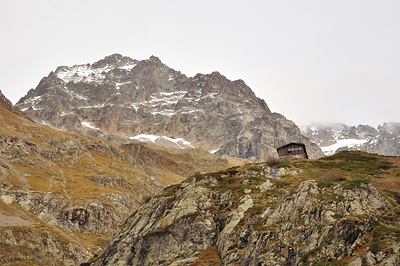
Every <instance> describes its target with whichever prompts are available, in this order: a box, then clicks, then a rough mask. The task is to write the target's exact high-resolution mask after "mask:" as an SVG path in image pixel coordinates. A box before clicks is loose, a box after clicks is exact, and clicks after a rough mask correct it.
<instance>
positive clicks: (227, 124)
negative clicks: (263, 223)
mask: <svg viewBox="0 0 400 266" xmlns="http://www.w3.org/2000/svg"><path fill="white" fill-rule="evenodd" d="M17 106H18V107H19V108H21V109H22V110H23V111H24V112H26V113H27V114H29V115H30V116H31V117H33V118H34V119H35V120H36V121H38V122H40V123H45V124H49V125H52V126H54V127H57V128H61V129H64V130H68V131H73V132H78V133H87V134H92V135H95V136H99V137H104V138H111V139H114V138H118V137H121V136H122V137H125V138H134V139H140V140H144V139H147V140H149V139H150V140H152V141H155V139H159V138H162V137H164V142H165V141H166V140H170V141H169V142H170V143H171V140H172V142H175V143H178V148H184V147H185V145H186V147H187V146H189V147H198V148H202V149H205V150H207V151H210V152H213V153H216V154H219V155H227V156H231V157H237V158H244V159H249V160H251V161H264V160H266V159H268V158H272V157H277V153H276V147H278V146H281V145H283V144H286V143H288V142H292V141H295V142H304V143H305V144H306V146H307V148H308V150H309V154H310V156H311V158H316V157H321V156H323V154H322V152H321V151H320V150H319V148H318V147H316V146H315V145H311V144H310V142H309V141H308V139H307V138H305V137H304V136H303V135H302V134H301V132H300V130H299V128H298V127H297V126H296V125H295V124H294V123H293V122H291V121H289V120H287V119H286V118H285V117H283V116H282V115H279V114H276V113H272V112H271V111H270V110H269V108H268V106H267V104H266V103H265V102H264V101H263V100H261V99H259V98H257V97H256V96H255V94H254V92H253V91H252V90H251V89H250V88H249V87H248V86H247V85H246V84H245V83H244V82H243V81H242V80H236V81H230V80H228V79H227V78H225V77H224V76H223V75H221V74H220V73H218V72H213V73H211V74H208V75H203V74H197V75H196V76H194V77H187V76H185V75H184V74H182V73H180V72H179V71H175V70H174V69H172V68H169V67H168V66H166V65H164V64H163V63H162V62H161V61H160V60H159V59H158V58H157V57H154V56H152V57H150V58H149V59H148V60H142V61H138V60H133V59H131V58H129V57H124V56H122V55H119V54H114V55H111V56H107V57H105V58H104V59H102V60H100V61H97V62H95V63H93V64H86V65H76V66H73V67H66V66H63V67H58V68H57V69H56V70H55V71H54V72H51V73H50V75H49V76H48V77H45V78H43V79H42V80H41V81H40V83H39V85H38V86H37V87H36V89H32V90H30V91H29V92H28V94H27V95H26V96H25V97H23V98H22V99H21V100H20V101H19V102H18V103H17ZM111 133H114V135H110V134H111ZM159 144H160V143H159ZM181 144H184V145H183V146H182V145H181Z"/></svg>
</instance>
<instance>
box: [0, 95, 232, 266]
mask: <svg viewBox="0 0 400 266" xmlns="http://www.w3.org/2000/svg"><path fill="white" fill-rule="evenodd" d="M0 103H5V104H4V105H2V106H5V107H7V106H9V105H10V104H9V105H7V103H9V101H8V100H7V99H5V98H4V97H1V101H0ZM11 106H12V105H11ZM10 111H14V112H10ZM10 111H8V110H6V109H4V108H3V107H1V106H0V197H1V201H0V204H1V212H0V255H1V256H0V264H2V265H3V264H5V263H8V262H13V263H16V261H31V262H32V261H34V262H36V263H41V264H44V265H77V264H79V263H81V262H84V261H86V260H87V259H88V258H90V257H91V254H92V252H93V251H98V250H99V248H101V247H103V246H104V245H105V243H106V241H107V240H108V239H109V238H110V237H111V236H112V235H113V234H114V233H115V232H117V231H118V230H119V228H120V226H121V225H122V224H123V223H124V221H125V220H126V218H127V217H129V216H130V215H131V214H132V212H133V211H134V210H135V209H136V208H137V207H138V206H139V205H140V204H141V203H142V202H143V201H145V200H146V199H147V198H149V197H150V196H152V195H153V194H154V193H156V192H157V191H160V190H161V189H162V188H164V187H166V186H167V185H171V184H176V183H179V182H180V181H181V180H183V179H185V178H186V176H189V175H192V174H195V173H197V172H207V171H210V170H211V169H223V168H225V167H227V166H229V165H230V164H229V163H228V161H227V160H226V159H220V158H218V157H217V156H214V155H212V154H210V153H207V152H204V151H201V150H196V149H187V150H167V149H165V150H156V149H153V148H150V147H148V146H145V145H143V144H140V143H128V144H123V145H120V144H116V143H111V142H108V141H106V140H103V139H99V138H96V137H90V136H84V135H78V134H72V133H66V132H63V131H58V130H54V129H52V128H49V127H46V126H42V125H38V124H35V123H33V122H32V121H30V120H28V119H26V118H24V117H21V116H18V115H17V114H19V113H18V110H17V109H15V110H14V109H13V110H12V109H10ZM32 263H33V262H32ZM34 265H35V264H34Z"/></svg>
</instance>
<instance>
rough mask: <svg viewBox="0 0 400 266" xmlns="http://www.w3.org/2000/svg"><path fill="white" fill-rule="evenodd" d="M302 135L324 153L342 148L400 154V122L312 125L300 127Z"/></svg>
mask: <svg viewBox="0 0 400 266" xmlns="http://www.w3.org/2000/svg"><path fill="white" fill-rule="evenodd" d="M301 130H302V133H303V135H305V136H307V137H308V138H309V139H310V141H312V142H314V143H316V144H317V145H318V146H319V147H320V148H321V149H322V151H323V152H324V153H325V154H326V155H332V154H334V153H336V152H339V151H342V150H360V151H365V152H369V153H377V154H380V155H388V156H400V123H384V124H383V125H379V126H378V127H377V128H374V127H371V126H368V125H358V126H348V125H345V124H335V125H317V124H316V125H312V126H304V127H301Z"/></svg>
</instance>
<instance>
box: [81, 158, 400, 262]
mask: <svg viewBox="0 0 400 266" xmlns="http://www.w3.org/2000/svg"><path fill="white" fill-rule="evenodd" d="M399 166H400V159H399V158H396V157H383V156H378V155H371V154H367V153H362V152H341V153H339V154H337V155H335V156H331V157H326V158H324V159H320V160H302V161H294V162H290V161H279V160H271V161H269V162H267V163H258V164H250V165H246V166H243V167H234V168H230V169H227V170H224V171H220V172H214V173H209V174H203V175H195V176H193V177H191V178H189V179H187V180H186V181H184V182H182V183H181V184H179V185H174V186H171V187H169V188H166V189H164V190H163V192H161V193H160V194H158V195H156V196H155V197H153V198H152V199H150V200H149V201H148V202H147V203H145V204H144V205H143V206H142V207H141V208H140V209H138V211H137V212H136V213H135V214H134V215H132V216H131V217H130V218H129V219H128V220H127V222H126V224H125V226H124V227H123V228H122V230H121V231H120V232H119V233H118V234H117V235H115V236H114V238H113V239H112V241H111V242H110V243H109V244H108V245H107V247H106V249H105V250H104V251H103V252H102V253H101V254H99V255H98V256H96V257H95V258H93V259H92V260H91V261H90V262H89V263H87V264H85V265H93V266H94V265H96V266H97V265H141V266H145V265H192V266H193V265H204V266H205V265H242V266H249V265H265V266H266V265H287V266H290V265H347V264H349V265H352V266H355V265H360V266H361V265H371V266H372V265H399V264H400V224H399V220H400V205H399V204H400V168H399ZM206 257H209V258H210V260H212V261H211V262H210V261H208V260H207V259H205V258H206Z"/></svg>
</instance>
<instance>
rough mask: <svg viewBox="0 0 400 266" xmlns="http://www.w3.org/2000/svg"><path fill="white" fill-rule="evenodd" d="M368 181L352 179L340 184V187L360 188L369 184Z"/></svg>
mask: <svg viewBox="0 0 400 266" xmlns="http://www.w3.org/2000/svg"><path fill="white" fill-rule="evenodd" d="M370 182H371V180H369V179H352V180H348V181H346V182H343V183H342V186H343V187H344V188H347V189H355V188H361V184H366V185H367V184H369V183H370Z"/></svg>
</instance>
